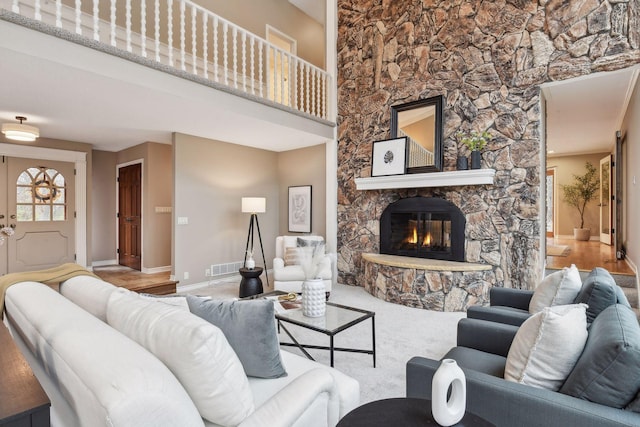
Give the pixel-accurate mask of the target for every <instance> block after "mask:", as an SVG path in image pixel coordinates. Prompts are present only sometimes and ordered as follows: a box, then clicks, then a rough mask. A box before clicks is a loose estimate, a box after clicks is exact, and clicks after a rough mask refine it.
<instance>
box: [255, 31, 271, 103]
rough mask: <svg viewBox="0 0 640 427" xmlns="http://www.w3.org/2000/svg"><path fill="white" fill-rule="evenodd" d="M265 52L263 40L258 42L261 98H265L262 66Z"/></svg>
mask: <svg viewBox="0 0 640 427" xmlns="http://www.w3.org/2000/svg"><path fill="white" fill-rule="evenodd" d="M263 51H264V43H262V40H258V87H259V88H260V98H264V92H263V88H262V87H263V86H264V85H263V79H262V77H263V76H262V74H263V71H262V64H263V62H264V61H263V59H262V56H263ZM267 93H269V90H268V89H267Z"/></svg>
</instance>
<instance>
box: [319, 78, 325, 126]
mask: <svg viewBox="0 0 640 427" xmlns="http://www.w3.org/2000/svg"><path fill="white" fill-rule="evenodd" d="M320 83H322V90H321V93H322V102H320V117H322V118H323V119H326V118H327V108H326V106H327V76H326V75H325V74H324V73H322V79H321V80H320Z"/></svg>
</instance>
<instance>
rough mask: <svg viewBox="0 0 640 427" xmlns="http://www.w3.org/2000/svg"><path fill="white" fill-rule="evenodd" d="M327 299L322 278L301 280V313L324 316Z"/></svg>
mask: <svg viewBox="0 0 640 427" xmlns="http://www.w3.org/2000/svg"><path fill="white" fill-rule="evenodd" d="M326 308H327V300H326V294H325V288H324V281H323V280H322V279H309V280H305V281H304V282H302V314H303V315H305V316H307V317H320V316H324V313H325V311H326Z"/></svg>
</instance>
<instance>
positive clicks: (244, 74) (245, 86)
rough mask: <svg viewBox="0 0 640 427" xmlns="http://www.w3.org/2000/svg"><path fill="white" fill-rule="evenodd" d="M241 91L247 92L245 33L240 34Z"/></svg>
mask: <svg viewBox="0 0 640 427" xmlns="http://www.w3.org/2000/svg"><path fill="white" fill-rule="evenodd" d="M242 90H243V91H244V92H246V91H247V33H246V32H244V31H243V32H242Z"/></svg>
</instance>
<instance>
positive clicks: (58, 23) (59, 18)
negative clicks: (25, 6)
mask: <svg viewBox="0 0 640 427" xmlns="http://www.w3.org/2000/svg"><path fill="white" fill-rule="evenodd" d="M16 3H17V1H16ZM56 27H58V28H62V0H56Z"/></svg>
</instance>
